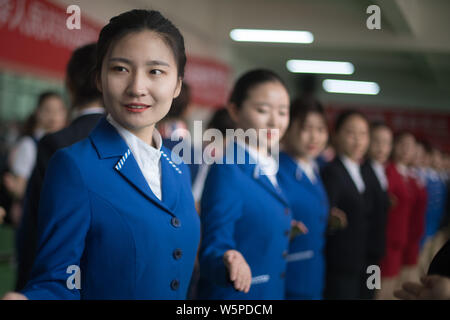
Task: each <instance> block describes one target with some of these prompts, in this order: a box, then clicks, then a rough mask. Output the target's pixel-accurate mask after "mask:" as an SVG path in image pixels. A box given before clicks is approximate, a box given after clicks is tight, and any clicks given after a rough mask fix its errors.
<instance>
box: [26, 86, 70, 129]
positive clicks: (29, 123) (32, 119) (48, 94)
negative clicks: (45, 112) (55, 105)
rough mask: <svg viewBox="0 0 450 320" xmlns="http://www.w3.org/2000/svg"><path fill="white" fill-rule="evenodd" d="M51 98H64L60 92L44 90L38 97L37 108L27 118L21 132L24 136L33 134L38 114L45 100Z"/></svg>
mask: <svg viewBox="0 0 450 320" xmlns="http://www.w3.org/2000/svg"><path fill="white" fill-rule="evenodd" d="M49 98H59V99H61V100H63V98H62V96H61V94H59V93H58V92H56V91H44V92H42V93H41V94H40V95H39V97H38V99H37V103H36V108H35V109H34V111H33V112H32V113H31V114H30V115H29V116H28V118H27V119H26V120H25V123H24V124H23V126H22V130H21V133H22V135H23V136H33V134H34V129H35V128H36V124H37V117H36V114H37V112H38V111H39V109H40V108H41V107H42V106H43V105H44V102H45V101H46V100H47V99H49Z"/></svg>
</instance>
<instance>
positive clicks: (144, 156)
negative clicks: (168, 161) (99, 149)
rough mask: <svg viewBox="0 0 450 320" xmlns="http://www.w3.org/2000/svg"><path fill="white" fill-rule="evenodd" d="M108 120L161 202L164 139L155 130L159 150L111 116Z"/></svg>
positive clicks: (155, 139)
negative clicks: (162, 147)
mask: <svg viewBox="0 0 450 320" xmlns="http://www.w3.org/2000/svg"><path fill="white" fill-rule="evenodd" d="M106 119H107V120H108V121H109V123H111V125H113V126H114V128H116V129H117V131H118V132H119V134H120V135H121V136H122V138H123V139H124V140H125V142H126V144H127V145H128V147H129V148H130V150H131V153H133V156H134V158H135V159H136V162H137V164H138V166H139V169H141V171H142V174H143V175H144V178H145V180H146V181H147V183H148V185H149V187H150V189H151V190H152V192H153V193H154V195H155V196H156V197H157V198H158V199H159V200H161V199H162V194H161V193H162V192H161V146H162V138H161V135H160V134H159V132H158V130H156V128H154V129H153V141H154V142H155V145H156V146H157V148H154V147H152V146H151V145H149V144H148V143H146V142H145V141H143V140H141V139H140V138H138V137H137V136H135V135H134V134H132V133H131V132H130V131H128V130H127V129H125V128H124V127H122V126H121V125H120V124H118V123H117V122H116V121H115V120H114V119H113V118H112V117H111V115H110V114H108V116H107V117H106Z"/></svg>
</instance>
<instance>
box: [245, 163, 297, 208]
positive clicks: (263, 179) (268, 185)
mask: <svg viewBox="0 0 450 320" xmlns="http://www.w3.org/2000/svg"><path fill="white" fill-rule="evenodd" d="M253 168H254V169H253V178H254V179H255V180H256V181H257V182H258V183H259V184H261V185H262V186H263V187H264V188H265V189H267V190H268V191H269V192H270V193H272V194H273V195H274V196H275V197H276V198H278V199H279V200H280V201H281V202H283V203H284V204H285V205H286V206H289V203H288V201H287V200H286V198H285V197H284V195H283V192H282V191H281V188H280V187H279V186H277V187H275V186H274V185H273V184H272V182H270V180H269V178H268V177H267V176H266V175H263V174H260V172H258V171H259V169H258V168H256V166H255V165H253Z"/></svg>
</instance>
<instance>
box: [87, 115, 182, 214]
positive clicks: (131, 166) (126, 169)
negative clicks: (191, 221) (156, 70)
mask: <svg viewBox="0 0 450 320" xmlns="http://www.w3.org/2000/svg"><path fill="white" fill-rule="evenodd" d="M90 138H91V141H92V142H93V144H94V146H95V148H96V150H97V153H98V155H99V157H100V158H101V159H107V158H114V157H116V158H118V161H117V162H116V163H115V165H114V168H113V170H115V171H116V172H117V173H119V174H120V175H121V176H122V177H123V178H124V179H125V180H126V181H127V182H128V183H130V184H131V185H133V186H134V187H135V188H136V189H137V190H138V191H139V192H140V193H141V194H142V195H143V196H144V197H146V198H147V199H148V200H150V201H151V202H153V203H154V204H155V205H157V206H158V207H160V208H162V209H163V210H165V211H167V212H168V213H169V214H170V215H174V214H173V210H172V208H174V201H173V200H172V201H169V203H171V205H166V203H164V202H162V201H160V200H159V199H158V198H157V197H156V196H155V195H154V194H153V192H152V190H151V189H150V187H149V185H148V183H147V181H146V180H145V177H144V175H143V174H142V172H141V170H140V168H139V165H138V164H137V162H136V159H135V158H134V156H133V154H132V153H131V151H130V149H129V148H128V146H127V144H126V143H125V141H124V140H123V139H122V137H121V136H120V135H119V133H118V132H117V130H116V129H115V128H114V127H113V126H112V125H111V124H110V123H109V122H108V121H107V120H106V118H102V119H101V120H100V122H99V124H98V125H97V127H96V128H95V129H94V131H93V132H92V133H91V135H90ZM162 163H163V161H162V159H161V167H162V168H161V172H162V177H163V179H162V180H163V181H162V197H163V198H162V199H163V200H164V197H165V196H167V197H169V200H171V199H170V195H167V194H168V193H169V192H167V190H166V191H164V188H166V189H167V187H165V184H167V183H166V182H165V181H164V180H165V176H166V173H167V171H169V170H167V169H163V164H162ZM174 189H177V188H174ZM165 194H166V195H165Z"/></svg>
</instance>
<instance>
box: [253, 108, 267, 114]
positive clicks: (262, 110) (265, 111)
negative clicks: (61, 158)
mask: <svg viewBox="0 0 450 320" xmlns="http://www.w3.org/2000/svg"><path fill="white" fill-rule="evenodd" d="M256 111H257V112H258V113H267V110H264V109H256Z"/></svg>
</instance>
